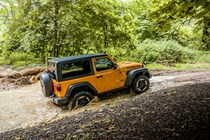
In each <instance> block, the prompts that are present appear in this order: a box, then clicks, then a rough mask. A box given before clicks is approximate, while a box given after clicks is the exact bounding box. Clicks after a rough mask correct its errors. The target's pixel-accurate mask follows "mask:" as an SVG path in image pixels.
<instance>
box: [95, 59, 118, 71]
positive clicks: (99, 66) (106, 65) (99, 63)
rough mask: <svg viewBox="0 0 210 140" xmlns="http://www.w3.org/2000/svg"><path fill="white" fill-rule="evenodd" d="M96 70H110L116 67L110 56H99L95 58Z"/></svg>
mask: <svg viewBox="0 0 210 140" xmlns="http://www.w3.org/2000/svg"><path fill="white" fill-rule="evenodd" d="M94 63H95V67H96V71H102V70H108V69H112V68H113V67H114V65H113V63H112V61H111V60H109V58H97V59H95V60H94Z"/></svg>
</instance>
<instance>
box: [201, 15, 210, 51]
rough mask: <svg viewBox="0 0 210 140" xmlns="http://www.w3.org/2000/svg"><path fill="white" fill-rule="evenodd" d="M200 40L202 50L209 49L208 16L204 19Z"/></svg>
mask: <svg viewBox="0 0 210 140" xmlns="http://www.w3.org/2000/svg"><path fill="white" fill-rule="evenodd" d="M202 41H203V44H204V47H203V48H204V50H207V51H210V19H208V18H205V19H204V28H203V35H202Z"/></svg>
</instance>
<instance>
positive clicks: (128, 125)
mask: <svg viewBox="0 0 210 140" xmlns="http://www.w3.org/2000/svg"><path fill="white" fill-rule="evenodd" d="M209 122H210V82H206V83H196V84H188V85H185V86H180V87H176V88H168V89H165V90H161V91H157V92H152V93H144V94H141V95H137V96H135V97H133V98H132V99H129V100H128V99H127V100H124V101H122V102H120V103H118V104H116V105H113V106H104V107H102V108H100V109H99V110H97V111H85V112H83V113H80V114H77V115H73V116H70V117H66V118H63V119H60V120H57V121H54V122H51V123H48V124H43V125H38V126H35V127H30V128H22V129H16V130H13V131H8V132H4V133H1V134H0V139H5V140H7V139H26V140H27V139H49V140H51V139H60V140H62V139H81V138H83V139H151V140H154V139H183V140H184V139H204V140H205V139H206V140H208V139H210V133H209V132H210V123H209Z"/></svg>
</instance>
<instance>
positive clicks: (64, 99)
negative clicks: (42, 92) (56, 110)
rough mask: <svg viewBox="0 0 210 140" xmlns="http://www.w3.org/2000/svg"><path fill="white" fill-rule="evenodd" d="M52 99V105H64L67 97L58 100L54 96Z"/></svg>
mask: <svg viewBox="0 0 210 140" xmlns="http://www.w3.org/2000/svg"><path fill="white" fill-rule="evenodd" d="M52 99H53V101H54V103H55V104H57V105H66V104H68V98H67V97H63V98H58V97H56V96H55V95H53V96H52Z"/></svg>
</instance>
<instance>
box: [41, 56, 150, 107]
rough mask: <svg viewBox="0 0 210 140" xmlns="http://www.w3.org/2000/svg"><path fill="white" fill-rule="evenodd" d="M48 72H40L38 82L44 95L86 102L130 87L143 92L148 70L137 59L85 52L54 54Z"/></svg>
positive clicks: (62, 100)
mask: <svg viewBox="0 0 210 140" xmlns="http://www.w3.org/2000/svg"><path fill="white" fill-rule="evenodd" d="M48 63H49V67H48V69H50V71H51V72H45V73H42V74H41V77H40V82H41V86H42V91H43V93H44V95H45V96H46V97H49V96H51V97H52V98H53V100H54V102H55V104H59V105H69V107H70V109H73V108H74V107H76V106H85V105H87V104H88V102H90V101H91V100H92V99H93V96H100V95H102V94H106V93H110V92H114V91H119V90H121V89H132V90H133V91H134V92H135V93H142V92H144V91H146V90H148V88H149V86H150V82H149V78H150V77H151V75H150V73H149V72H148V70H147V69H146V68H144V66H143V65H142V64H140V63H135V62H118V63H116V62H115V61H114V60H113V59H112V58H111V57H109V56H108V55H107V54H87V55H80V56H70V57H64V58H55V59H52V60H49V61H48Z"/></svg>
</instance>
